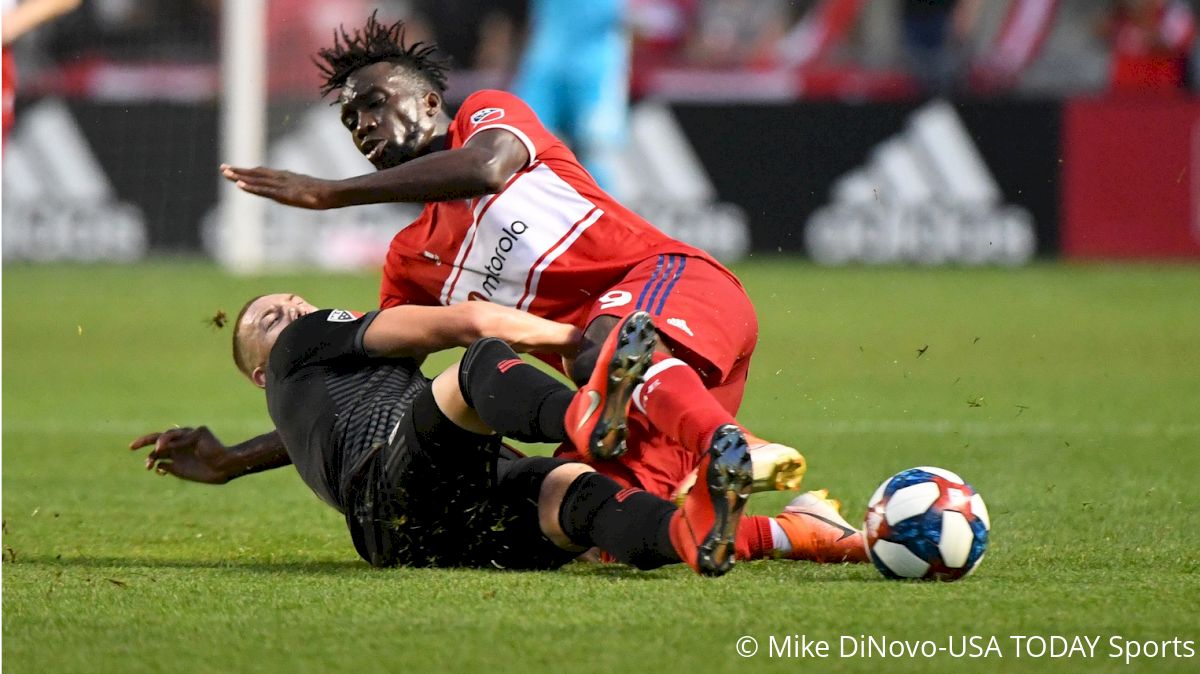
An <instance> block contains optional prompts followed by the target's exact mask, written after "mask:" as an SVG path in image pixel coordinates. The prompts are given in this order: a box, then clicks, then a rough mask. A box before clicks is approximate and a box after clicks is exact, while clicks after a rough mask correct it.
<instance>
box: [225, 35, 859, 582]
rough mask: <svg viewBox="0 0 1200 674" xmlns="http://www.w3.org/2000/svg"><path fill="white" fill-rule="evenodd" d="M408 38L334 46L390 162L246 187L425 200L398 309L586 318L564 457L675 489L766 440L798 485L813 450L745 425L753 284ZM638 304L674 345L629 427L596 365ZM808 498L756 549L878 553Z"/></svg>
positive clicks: (315, 196) (329, 61)
mask: <svg viewBox="0 0 1200 674" xmlns="http://www.w3.org/2000/svg"><path fill="white" fill-rule="evenodd" d="M402 34H403V23H401V22H397V23H395V24H392V25H384V24H380V23H378V22H377V21H376V20H375V17H374V15H372V17H371V18H370V19H369V20H368V22H367V24H366V25H365V27H364V28H362V29H361V30H355V31H353V32H352V33H347V32H346V31H345V29H342V30H341V31H340V32H339V33H338V34H337V37H336V38H335V42H334V45H333V47H331V48H329V49H324V50H322V51H321V52H320V53H319V55H318V56H319V63H320V64H321V66H322V70H323V73H324V75H325V77H326V83H325V86H324V87H323V93H325V94H329V93H332V92H334V91H337V92H338V93H339V103H340V108H341V118H342V123H343V124H344V125H345V127H346V129H347V130H348V131H349V132H350V134H351V138H352V140H353V142H354V143H355V145H356V146H357V147H358V149H359V151H360V152H362V154H363V155H364V156H365V157H366V158H367V159H368V160H369V161H370V162H371V163H372V164H373V165H374V166H375V168H376V169H377V170H376V172H374V173H371V174H367V175H362V176H357V177H354V178H349V179H346V180H322V179H318V178H314V177H311V176H305V175H300V174H295V173H291V172H287V171H277V170H274V169H269V168H263V167H257V168H236V167H232V166H228V165H223V166H222V167H221V170H222V174H223V175H224V176H225V177H226V178H227V179H229V180H231V181H233V182H235V183H236V184H237V186H238V187H239V188H241V189H243V190H244V191H246V192H249V193H251V194H256V195H259V196H263V197H266V198H270V199H273V200H275V201H277V202H279V203H283V204H287V205H292V206H298V207H302V208H310V209H327V208H342V207H347V206H355V205H362V204H371V203H383V202H420V203H424V204H425V208H424V210H423V211H422V213H421V215H420V217H419V218H418V219H417V220H416V221H415V222H413V223H412V224H411V225H409V226H407V227H405V228H404V229H402V230H400V232H399V233H398V234H397V235H396V237H395V238H394V239H393V241H392V243H391V246H390V249H389V251H388V255H387V261H386V263H385V266H384V273H383V282H382V286H381V291H380V306H381V307H382V308H385V309H386V308H389V307H394V306H399V305H404V304H424V305H452V304H456V303H460V302H465V301H471V300H482V301H489V302H495V303H498V304H502V305H506V306H510V307H515V308H517V309H520V310H523V311H527V312H529V313H532V314H535V315H537V316H541V317H543V318H547V319H551V320H555V321H561V322H563V323H569V324H572V325H574V326H576V327H578V328H579V329H580V330H582V331H583V340H582V342H581V347H580V351H579V354H578V355H577V357H576V358H575V359H573V360H572V361H570V362H563V361H562V360H561V359H558V358H548V359H547V362H551V363H552V364H554V365H556V366H557V367H559V368H560V369H561V370H563V371H564V372H566V373H567V374H568V375H570V376H571V378H572V379H574V380H575V381H576V383H578V384H580V386H581V390H583V391H585V393H586V392H588V391H593V392H594V396H592V397H593V398H594V402H593V403H592V404H591V405H580V406H578V407H576V408H573V410H572V412H571V414H572V417H571V418H570V419H569V421H570V428H569V430H570V431H571V432H572V434H571V439H572V444H573V445H574V447H573V448H567V447H564V448H562V449H560V451H559V455H561V456H565V457H569V458H580V459H583V460H585V461H587V462H588V463H590V464H591V465H593V466H594V467H595V468H596V469H597V471H599V472H601V473H603V474H606V475H608V476H610V477H612V478H613V479H615V480H617V481H618V482H620V483H622V484H625V485H628V486H629V487H631V488H636V489H642V490H645V491H647V492H649V493H651V494H654V495H657V496H660V497H664V498H669V497H672V496H674V495H676V492H677V491H678V490H679V488H680V486H681V485H684V484H686V483H687V482H688V480H689V477H690V475H691V474H692V472H693V471H694V470H695V468H696V466H697V465H698V464H699V463H700V460H701V458H702V457H704V456H705V455H706V454H707V453H709V452H710V450H711V449H712V448H713V447H714V446H715V445H716V444H718V443H720V444H728V443H735V444H749V445H752V446H753V447H752V451H753V456H754V463H755V466H754V473H755V482H756V484H755V487H756V489H775V488H797V487H798V486H799V481H800V479H801V477H802V476H803V473H804V470H805V463H804V459H803V457H802V456H801V455H800V453H799V452H797V451H796V450H794V449H792V448H789V447H784V446H782V445H779V444H776V443H767V442H765V441H762V440H760V439H758V438H756V437H754V436H752V435H748V434H746V433H744V429H741V428H740V427H739V426H737V424H736V421H735V420H734V416H733V415H734V414H735V413H736V412H737V409H738V407H739V406H740V404H741V401H742V395H743V392H744V390H745V383H746V377H747V374H748V371H749V363H750V357H751V355H752V354H753V351H754V346H755V343H756V341H757V337H758V322H757V318H756V316H755V313H754V307H753V305H752V304H751V302H750V299H749V297H747V295H746V292H745V290H744V289H743V287H742V285H741V283H740V282H739V281H738V280H737V278H736V277H735V276H734V275H733V274H732V273H731V272H730V271H729V270H727V269H725V268H724V267H723V266H721V265H720V264H719V263H718V262H717V261H716V260H714V259H713V258H712V257H711V256H709V255H708V254H707V253H705V252H703V251H701V250H699V249H697V248H694V247H692V246H689V245H687V244H684V243H682V242H679V241H676V240H674V239H672V238H670V237H668V236H666V235H665V234H663V233H662V232H660V231H659V230H657V229H656V228H654V227H653V226H652V225H651V224H650V223H648V222H646V221H645V220H644V219H642V218H641V217H639V216H638V215H637V214H635V213H633V212H632V211H630V210H629V209H627V208H625V207H624V206H622V205H621V204H619V203H617V202H616V201H615V200H614V199H613V198H612V197H611V196H609V195H608V194H606V193H605V192H604V191H603V190H601V189H600V188H599V186H597V184H596V182H595V181H594V180H593V179H592V177H591V176H590V175H589V174H588V173H587V171H586V170H584V168H583V167H582V166H581V165H580V163H579V161H578V160H577V159H576V158H575V156H574V155H573V154H572V153H571V151H570V150H569V149H568V148H567V147H566V146H565V145H564V144H563V143H562V142H561V141H559V140H558V139H557V138H555V137H554V136H553V135H552V134H551V133H550V132H548V131H547V130H546V129H545V128H544V127H543V126H542V125H541V123H540V122H539V121H538V119H537V116H536V115H535V114H534V113H533V112H532V111H531V110H530V109H529V107H528V106H527V105H525V103H523V102H522V101H521V100H520V99H518V98H517V97H515V96H513V95H511V94H508V93H505V92H501V91H480V92H476V93H475V94H473V95H471V96H469V97H468V98H467V99H466V100H465V101H464V103H463V105H462V106H461V107H460V108H459V110H458V112H457V114H455V115H454V116H453V117H451V116H450V115H449V114H448V113H447V111H446V109H445V105H444V101H443V98H442V93H443V92H444V91H445V88H446V79H445V71H444V67H443V65H442V64H441V62H440V61H439V60H437V58H436V56H435V47H433V46H431V45H426V44H422V43H417V44H414V45H411V46H406V45H405V44H404V42H403V35H402ZM637 311H645V312H647V313H649V314H650V315H651V316H652V317H653V320H654V323H655V325H656V326H657V327H658V331H659V334H660V337H661V345H662V348H661V350H660V352H659V353H657V354H656V355H655V358H654V363H653V365H652V366H651V367H650V369H649V371H648V372H647V373H646V375H645V377H644V381H643V383H642V384H640V385H639V386H638V388H637V389H636V390H634V391H633V392H632V396H631V397H632V402H633V406H634V407H635V408H636V409H634V410H631V414H630V416H629V421H628V427H626V426H625V425H624V424H622V425H619V426H610V425H608V424H605V423H596V417H595V415H597V414H600V415H602V416H607V415H609V414H610V413H611V412H612V410H608V409H606V405H605V400H604V397H605V396H604V395H603V391H604V389H605V382H603V381H596V380H595V377H593V376H592V374H593V372H594V371H595V364H596V359H597V355H598V353H599V350H600V347H601V345H602V344H603V343H604V341H605V339H606V338H607V336H608V335H609V333H610V332H611V331H612V329H613V327H614V326H615V325H617V323H618V322H619V321H620V320H621V319H623V318H624V317H626V316H628V315H629V314H631V313H633V312H637ZM600 370H601V371H602V370H603V368H601V369H600ZM587 398H588V397H587V396H580V400H587ZM614 416H615V415H614ZM730 428H732V429H733V433H732V434H729V433H728V432H727V431H728V429H730ZM801 499H804V500H805V503H804V504H802V506H801V505H798V506H797V508H795V509H794V510H796V512H791V513H790V514H789V513H785V514H784V515H782V516H780V517H778V518H767V517H761V518H751V519H752V520H753V522H752V523H749V526H746V525H743V526H742V527H741V531H743V532H746V533H745V534H744V535H742V536H739V545H738V548H739V550H738V552H739V556H742V557H760V556H766V555H769V554H774V553H775V552H776V551H783V552H784V553H785V554H791V555H793V556H796V557H802V558H808V559H836V560H838V561H841V560H842V559H854V560H863V559H865V555H864V553H863V549H862V547H861V534H860V533H859V532H857V531H855V530H854V529H853V528H852V527H849V526H848V525H845V521H844V520H843V519H842V518H841V517H840V516H839V515H838V514H837V511H836V509H835V508H834V507H833V506H832V504H831V502H828V501H826V500H825V499H824V495H823V494H818V493H816V492H813V493H810V494H806V495H805V496H803V497H801ZM814 501H817V502H818V503H813V502H814ZM814 508H815V509H817V510H819V511H820V516H815V515H813V513H814V512H815V510H814Z"/></svg>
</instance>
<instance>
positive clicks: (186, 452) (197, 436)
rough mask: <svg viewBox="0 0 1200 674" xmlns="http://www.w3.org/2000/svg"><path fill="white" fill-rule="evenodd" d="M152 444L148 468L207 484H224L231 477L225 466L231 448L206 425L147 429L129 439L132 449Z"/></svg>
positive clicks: (147, 456)
mask: <svg viewBox="0 0 1200 674" xmlns="http://www.w3.org/2000/svg"><path fill="white" fill-rule="evenodd" d="M151 445H153V447H154V448H153V449H151V450H150V453H149V454H148V455H146V470H153V471H155V472H156V473H158V474H159V475H167V474H170V475H174V476H175V477H177V478H179V479H181V480H190V481H192V482H203V483H205V484H225V483H226V482H228V481H229V480H230V479H231V477H232V476H231V475H230V474H229V471H228V470H227V468H226V465H227V463H228V459H229V456H230V453H229V449H228V448H227V447H225V445H223V444H221V441H220V440H218V439H217V436H215V435H213V434H212V431H209V430H208V428H206V427H204V426H201V427H199V428H172V429H170V430H168V431H164V432H162V433H147V434H146V435H143V436H142V437H140V438H137V439H136V440H134V441H133V442H131V443H129V449H132V450H138V449H142V448H145V447H150V446H151Z"/></svg>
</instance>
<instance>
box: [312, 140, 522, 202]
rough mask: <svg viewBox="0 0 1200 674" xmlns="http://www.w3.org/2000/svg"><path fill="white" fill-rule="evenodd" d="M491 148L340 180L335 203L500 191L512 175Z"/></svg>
mask: <svg viewBox="0 0 1200 674" xmlns="http://www.w3.org/2000/svg"><path fill="white" fill-rule="evenodd" d="M505 171H506V169H505V167H504V166H503V162H502V161H501V160H500V159H499V158H497V157H496V156H495V155H494V154H492V153H491V152H489V151H487V150H485V149H483V148H476V147H469V146H468V147H462V148H458V149H456V150H443V151H441V152H434V153H432V154H427V155H425V156H424V157H418V158H416V159H413V160H411V161H409V162H406V163H404V164H401V165H399V166H394V167H392V168H388V169H384V170H382V171H376V172H374V173H368V174H366V175H361V176H356V177H354V178H347V179H345V180H339V181H336V182H335V183H334V184H333V186H332V190H333V194H332V200H333V203H334V204H335V206H334V207H336V208H341V207H344V206H361V205H364V204H379V203H389V202H415V203H425V202H429V201H452V200H454V199H471V198H474V197H479V196H483V195H485V194H494V193H496V192H499V191H500V190H501V189H502V188H503V187H504V183H505V181H506V180H508V178H509V177H510V176H511V175H512V171H508V172H507V173H506V172H505Z"/></svg>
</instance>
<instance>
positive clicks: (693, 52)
mask: <svg viewBox="0 0 1200 674" xmlns="http://www.w3.org/2000/svg"><path fill="white" fill-rule="evenodd" d="M792 4H794V3H789V2H787V1H786V0H706V1H705V2H702V3H701V6H700V14H699V23H698V25H697V26H696V33H695V35H694V37H693V39H692V42H691V44H690V46H689V48H688V60H689V61H690V62H692V63H693V64H696V65H704V66H749V67H767V66H771V65H775V59H776V55H777V54H778V48H777V47H778V45H779V42H780V40H782V39H783V37H784V35H786V34H787V31H788V28H789V27H790V26H791V25H792V23H793V22H794V21H795V19H796V16H795V15H794V14H793V8H792V7H791V5H792Z"/></svg>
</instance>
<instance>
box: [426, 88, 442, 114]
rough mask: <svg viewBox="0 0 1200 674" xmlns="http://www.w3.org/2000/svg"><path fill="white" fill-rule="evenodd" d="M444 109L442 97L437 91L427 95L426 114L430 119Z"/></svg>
mask: <svg viewBox="0 0 1200 674" xmlns="http://www.w3.org/2000/svg"><path fill="white" fill-rule="evenodd" d="M441 109H442V95H441V94H439V93H438V92H436V91H430V92H429V93H427V94H425V114H426V115H429V116H430V117H432V116H434V115H436V114H437V113H438V112H440V111H441Z"/></svg>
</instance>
